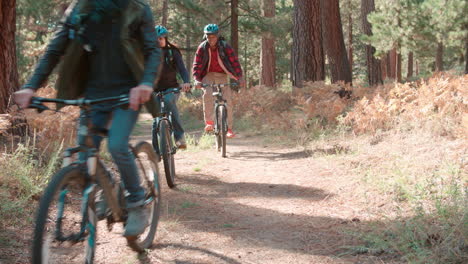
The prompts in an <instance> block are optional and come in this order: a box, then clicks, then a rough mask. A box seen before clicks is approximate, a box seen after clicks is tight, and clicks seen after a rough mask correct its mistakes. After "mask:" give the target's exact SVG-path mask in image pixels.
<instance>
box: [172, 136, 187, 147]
mask: <svg viewBox="0 0 468 264" xmlns="http://www.w3.org/2000/svg"><path fill="white" fill-rule="evenodd" d="M175 144H176V146H177V148H178V149H187V142H185V137H182V138H181V139H178V140H176V142H175Z"/></svg>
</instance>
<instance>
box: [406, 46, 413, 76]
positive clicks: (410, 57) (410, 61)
mask: <svg viewBox="0 0 468 264" xmlns="http://www.w3.org/2000/svg"><path fill="white" fill-rule="evenodd" d="M413 57H414V55H413V52H412V51H410V52H409V53H408V71H407V74H406V78H407V79H410V78H411V77H413V68H414V66H413V64H414V58H413Z"/></svg>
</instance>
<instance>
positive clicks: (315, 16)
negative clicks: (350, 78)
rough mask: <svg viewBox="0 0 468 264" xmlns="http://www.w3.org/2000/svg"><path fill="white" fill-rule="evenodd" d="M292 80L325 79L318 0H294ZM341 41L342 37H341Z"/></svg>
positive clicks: (295, 84)
mask: <svg viewBox="0 0 468 264" xmlns="http://www.w3.org/2000/svg"><path fill="white" fill-rule="evenodd" d="M293 24H294V26H293V46H292V54H291V55H292V56H291V57H292V60H291V63H292V64H291V67H292V82H293V85H294V86H295V87H299V88H300V87H302V85H303V82H305V81H321V80H325V59H324V55H323V46H322V28H321V19H320V0H294V23H293ZM342 41H343V39H342Z"/></svg>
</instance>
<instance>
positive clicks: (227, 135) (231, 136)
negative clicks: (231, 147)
mask: <svg viewBox="0 0 468 264" xmlns="http://www.w3.org/2000/svg"><path fill="white" fill-rule="evenodd" d="M226 137H227V138H234V137H236V134H234V132H232V129H230V128H228V131H227V134H226Z"/></svg>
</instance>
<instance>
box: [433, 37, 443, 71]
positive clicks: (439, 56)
mask: <svg viewBox="0 0 468 264" xmlns="http://www.w3.org/2000/svg"><path fill="white" fill-rule="evenodd" d="M435 66H436V68H435V71H436V72H440V71H443V70H444V44H443V43H442V42H439V43H437V54H436V65H435Z"/></svg>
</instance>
